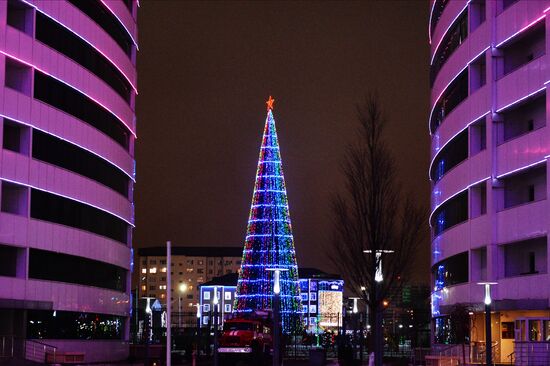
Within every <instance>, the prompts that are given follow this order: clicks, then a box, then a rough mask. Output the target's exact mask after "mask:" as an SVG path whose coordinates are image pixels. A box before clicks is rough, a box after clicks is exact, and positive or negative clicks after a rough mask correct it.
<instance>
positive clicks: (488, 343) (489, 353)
mask: <svg viewBox="0 0 550 366" xmlns="http://www.w3.org/2000/svg"><path fill="white" fill-rule="evenodd" d="M477 284H478V285H482V286H485V298H484V299H483V302H484V303H485V363H486V364H487V366H490V365H492V364H493V349H492V343H493V339H492V335H491V302H492V301H491V286H492V285H497V283H496V282H478V283H477Z"/></svg>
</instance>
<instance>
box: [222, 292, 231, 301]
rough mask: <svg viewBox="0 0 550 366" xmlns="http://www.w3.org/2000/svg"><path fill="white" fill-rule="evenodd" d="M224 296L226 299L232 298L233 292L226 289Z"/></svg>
mask: <svg viewBox="0 0 550 366" xmlns="http://www.w3.org/2000/svg"><path fill="white" fill-rule="evenodd" d="M224 298H225V300H231V292H229V291H225V293H224Z"/></svg>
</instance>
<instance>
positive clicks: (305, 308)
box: [302, 305, 308, 314]
mask: <svg viewBox="0 0 550 366" xmlns="http://www.w3.org/2000/svg"><path fill="white" fill-rule="evenodd" d="M307 309H308V307H307V305H302V313H304V314H307Z"/></svg>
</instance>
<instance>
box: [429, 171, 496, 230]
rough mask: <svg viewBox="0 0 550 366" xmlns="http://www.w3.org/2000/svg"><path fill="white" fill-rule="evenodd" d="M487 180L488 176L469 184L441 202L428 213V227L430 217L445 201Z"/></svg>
mask: <svg viewBox="0 0 550 366" xmlns="http://www.w3.org/2000/svg"><path fill="white" fill-rule="evenodd" d="M487 179H491V176H488V177H485V178H483V179H480V180H478V181H477V182H474V183H471V184H468V185H467V186H466V187H465V188H463V189H461V190H459V191H457V192H455V193H453V194H452V195H451V196H449V197H447V198H446V199H445V200H443V201H442V202H441V203H440V204H439V205H437V206H435V208H434V209H433V210H432V213H430V219H429V221H428V222H429V224H430V227H432V216H433V214H434V213H435V211H437V209H438V208H440V207H441V206H442V205H444V204H445V203H446V202H447V201H449V200H450V199H452V198H454V197H456V196H457V195H459V194H460V193H462V192H464V191H466V190H467V189H470V188H471V187H473V186H475V185H478V184H479V183H481V182H483V181H486V180H487Z"/></svg>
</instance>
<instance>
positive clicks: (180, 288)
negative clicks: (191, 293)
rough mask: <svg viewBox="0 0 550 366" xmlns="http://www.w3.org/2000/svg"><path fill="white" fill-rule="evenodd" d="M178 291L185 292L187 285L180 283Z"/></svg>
mask: <svg viewBox="0 0 550 366" xmlns="http://www.w3.org/2000/svg"><path fill="white" fill-rule="evenodd" d="M178 289H179V290H180V292H181V293H184V292H185V291H187V284H186V283H180V285H179V287H178Z"/></svg>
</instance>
